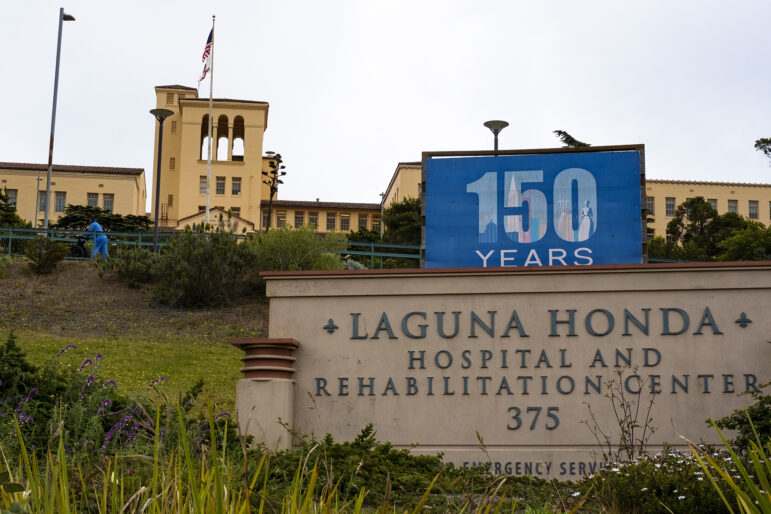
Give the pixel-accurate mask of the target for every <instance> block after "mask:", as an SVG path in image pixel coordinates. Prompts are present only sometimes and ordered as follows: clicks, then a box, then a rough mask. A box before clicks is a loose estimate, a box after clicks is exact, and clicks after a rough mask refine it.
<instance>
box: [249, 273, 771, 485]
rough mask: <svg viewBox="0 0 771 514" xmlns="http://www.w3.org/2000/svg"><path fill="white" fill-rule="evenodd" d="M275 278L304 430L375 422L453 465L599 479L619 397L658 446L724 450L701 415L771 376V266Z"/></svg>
mask: <svg viewBox="0 0 771 514" xmlns="http://www.w3.org/2000/svg"><path fill="white" fill-rule="evenodd" d="M266 278H267V281H268V296H269V297H270V324H269V332H270V337H271V338H291V339H293V340H295V341H297V342H299V347H298V349H297V350H296V352H295V357H296V361H295V362H294V368H295V369H296V373H295V383H294V385H293V399H294V403H293V408H292V417H293V420H292V424H293V426H294V429H295V430H297V431H299V432H301V433H305V434H315V435H316V436H318V437H321V436H323V435H324V434H326V433H331V434H332V435H333V436H334V437H335V438H337V439H339V440H349V439H352V438H353V437H355V436H356V434H357V433H358V432H359V431H360V430H361V429H362V427H364V426H365V425H366V424H367V423H374V425H375V428H376V430H377V435H378V438H379V439H381V440H387V441H390V442H392V443H393V444H394V445H396V446H401V447H413V445H416V446H414V451H416V452H422V453H436V452H443V453H444V455H445V459H446V460H449V461H451V462H454V463H455V464H457V465H459V466H468V465H472V464H476V463H485V462H488V460H489V461H491V462H492V466H493V471H495V472H501V473H514V474H523V473H526V472H530V473H533V474H536V475H541V476H550V477H558V478H566V479H574V478H577V477H578V476H580V475H583V474H586V473H590V472H592V471H596V470H597V466H598V463H599V462H601V461H602V457H601V452H600V448H599V446H598V441H597V439H596V437H595V434H596V433H597V432H596V429H597V428H599V429H601V430H602V431H603V432H604V433H606V434H608V436H609V437H610V439H611V440H612V441H614V442H617V441H618V437H619V426H618V423H617V422H616V419H615V417H614V414H613V410H612V406H611V403H610V400H609V399H608V398H607V397H606V396H607V395H608V394H609V393H611V392H613V391H615V394H624V395H625V396H626V397H627V398H628V399H631V401H633V402H635V401H639V402H640V403H641V412H640V414H639V420H640V422H641V423H642V424H644V422H645V419H650V422H649V427H653V428H655V429H656V431H655V433H654V434H653V436H652V438H651V439H650V443H651V444H653V445H660V444H662V443H665V442H668V443H670V444H673V445H682V444H683V441H682V440H681V439H680V437H679V435H678V434H683V435H685V436H687V437H689V438H690V439H692V440H699V439H704V440H706V441H712V442H716V441H717V439H716V436H715V434H714V433H713V432H712V430H711V429H710V428H708V427H707V426H706V424H705V420H706V419H707V418H708V417H714V418H718V417H722V416H725V415H727V414H729V413H730V412H731V411H732V410H734V409H736V408H738V407H741V406H744V405H747V404H748V403H750V402H751V399H750V398H748V397H747V396H746V395H745V396H739V394H740V393H742V392H745V391H747V390H751V389H753V388H755V387H757V386H758V385H759V384H761V383H764V382H768V381H769V380H771V373H769V366H768V364H769V362H771V344H769V342H768V340H771V316H769V300H770V299H771V263H769V262H765V263H755V264H751V265H747V266H739V265H734V264H728V265H726V264H715V265H700V266H687V265H669V266H661V265H628V266H604V267H597V266H589V267H586V266H582V267H571V268H559V269H555V268H548V269H543V268H542V269H537V270H534V269H521V268H520V269H517V270H511V269H496V270H489V269H485V270H482V269H464V270H422V271H420V272H408V273H405V272H398V271H396V272H388V271H385V272H375V271H371V272H353V273H350V272H349V273H329V272H316V273H274V274H268V275H267V277H266ZM239 394H240V393H239ZM650 399H653V406H652V408H651V410H650V414H649V415H648V413H647V408H648V405H649V400H650ZM243 402H244V399H243V398H239V405H240V406H241V407H240V408H241V410H244V408H243ZM258 411H259V409H255V410H254V412H258ZM592 419H594V420H595V421H594V422H596V425H597V426H596V427H595V430H594V432H593V431H592V430H590V429H589V427H588V426H587V422H588V425H589V426H591V425H592V423H593V422H592ZM261 422H262V423H268V421H267V420H265V419H262V421H261ZM638 435H642V434H641V433H640V432H638ZM480 440H481V441H483V443H484V446H483V447H482V446H481V445H480Z"/></svg>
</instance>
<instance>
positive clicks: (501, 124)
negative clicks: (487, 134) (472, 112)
mask: <svg viewBox="0 0 771 514" xmlns="http://www.w3.org/2000/svg"><path fill="white" fill-rule="evenodd" d="M484 126H485V127H487V128H489V129H490V131H491V132H492V133H493V136H495V146H494V147H493V149H494V150H495V151H496V152H497V151H498V134H499V133H500V131H501V130H503V129H505V128H506V127H508V126H509V122H508V121H503V120H490V121H486V122H485V123H484Z"/></svg>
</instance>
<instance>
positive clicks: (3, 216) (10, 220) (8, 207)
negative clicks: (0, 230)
mask: <svg viewBox="0 0 771 514" xmlns="http://www.w3.org/2000/svg"><path fill="white" fill-rule="evenodd" d="M29 226H30V224H29V223H27V222H26V221H24V220H23V219H21V216H19V214H18V213H17V212H16V204H14V203H11V197H10V196H9V195H8V190H7V189H5V188H3V189H0V227H29Z"/></svg>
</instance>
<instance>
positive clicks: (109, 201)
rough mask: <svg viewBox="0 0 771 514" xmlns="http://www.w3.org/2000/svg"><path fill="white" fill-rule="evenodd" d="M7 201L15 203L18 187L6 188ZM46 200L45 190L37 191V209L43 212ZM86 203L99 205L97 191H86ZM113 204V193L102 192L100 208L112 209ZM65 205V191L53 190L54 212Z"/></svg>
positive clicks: (59, 210) (61, 210)
mask: <svg viewBox="0 0 771 514" xmlns="http://www.w3.org/2000/svg"><path fill="white" fill-rule="evenodd" d="M6 191H7V193H8V202H9V203H10V204H11V205H16V202H17V201H18V198H19V190H18V189H7V190H6ZM47 202H48V195H47V194H46V192H45V191H38V199H37V210H38V211H40V212H45V211H46V207H47ZM86 205H88V206H89V207H99V193H87V194H86ZM114 205H115V195H114V194H112V193H104V194H102V208H103V209H104V210H106V211H112V210H113V207H114ZM65 207H67V192H66V191H55V192H54V212H64V209H65Z"/></svg>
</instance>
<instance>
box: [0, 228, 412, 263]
mask: <svg viewBox="0 0 771 514" xmlns="http://www.w3.org/2000/svg"><path fill="white" fill-rule="evenodd" d="M84 233H85V232H84V231H82V230H61V229H52V228H49V229H48V230H45V229H40V228H12V227H5V228H2V227H0V247H1V248H2V249H3V250H4V253H6V254H8V255H19V256H22V255H24V245H25V244H26V243H27V241H29V240H30V239H34V238H35V237H38V236H48V237H50V238H51V239H52V240H54V241H61V242H63V243H69V244H72V245H74V244H77V241H78V237H80V236H83V234H84ZM176 234H177V233H176V232H159V233H158V246H159V247H163V246H165V245H166V244H167V243H168V241H169V238H172V237H175V235H176ZM107 235H108V236H109V243H108V245H109V246H110V247H115V246H119V245H130V246H136V247H143V248H147V249H151V248H152V247H153V233H152V232H109V233H108V234H107ZM236 237H238V238H244V237H245V236H244V235H242V234H236ZM348 248H349V249H345V250H334V252H335V253H337V254H339V255H340V256H341V257H343V258H346V257H355V258H358V259H357V260H359V261H369V262H368V264H369V267H370V268H372V269H374V268H375V267H380V268H381V269H382V268H383V264H384V261H385V260H386V259H389V258H392V259H408V261H414V263H415V266H414V267H416V268H417V267H420V257H421V252H420V247H419V246H411V245H395V244H386V243H368V242H357V241H349V242H348ZM67 258H68V259H77V258H75V257H67ZM365 264H366V262H365Z"/></svg>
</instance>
